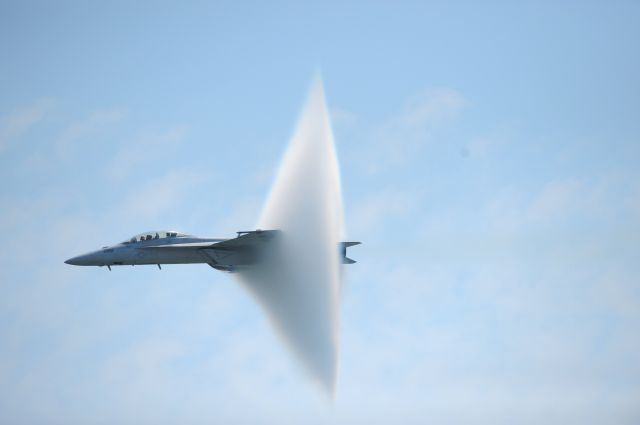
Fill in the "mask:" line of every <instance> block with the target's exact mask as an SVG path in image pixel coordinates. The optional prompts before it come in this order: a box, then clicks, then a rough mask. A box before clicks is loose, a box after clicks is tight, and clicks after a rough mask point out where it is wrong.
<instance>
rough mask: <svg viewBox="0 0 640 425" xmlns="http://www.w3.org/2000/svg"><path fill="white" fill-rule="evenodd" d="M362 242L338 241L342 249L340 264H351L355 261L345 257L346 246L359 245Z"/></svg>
mask: <svg viewBox="0 0 640 425" xmlns="http://www.w3.org/2000/svg"><path fill="white" fill-rule="evenodd" d="M361 243H362V242H340V249H341V250H342V264H353V263H355V262H356V261H355V260H352V259H351V258H349V257H347V248H349V247H350V246H354V245H360V244H361Z"/></svg>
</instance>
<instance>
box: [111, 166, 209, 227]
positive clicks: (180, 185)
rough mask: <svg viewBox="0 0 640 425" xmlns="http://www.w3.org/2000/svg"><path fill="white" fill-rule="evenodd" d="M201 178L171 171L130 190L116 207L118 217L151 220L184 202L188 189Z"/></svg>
mask: <svg viewBox="0 0 640 425" xmlns="http://www.w3.org/2000/svg"><path fill="white" fill-rule="evenodd" d="M202 179H203V177H202V176H201V175H198V174H196V173H192V172H188V171H172V172H170V173H168V174H165V175H163V176H160V177H156V178H154V179H152V180H148V181H147V182H146V183H144V184H143V185H142V186H141V187H139V188H136V189H134V190H132V191H131V192H130V193H129V195H128V197H127V198H126V199H125V200H124V201H123V202H122V204H121V205H119V206H118V207H116V213H117V215H118V216H122V217H129V218H138V219H139V218H146V219H148V220H151V219H153V218H155V217H158V216H159V215H161V214H163V213H165V212H166V211H167V210H168V209H170V208H172V207H175V206H177V205H179V204H180V202H182V201H183V200H184V197H185V195H186V194H187V193H189V190H190V187H191V186H193V185H194V184H196V183H198V182H200V181H202Z"/></svg>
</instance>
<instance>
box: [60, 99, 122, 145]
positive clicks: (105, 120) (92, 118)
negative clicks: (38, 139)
mask: <svg viewBox="0 0 640 425" xmlns="http://www.w3.org/2000/svg"><path fill="white" fill-rule="evenodd" d="M125 116H126V111H125V110H124V109H123V108H111V109H103V110H98V111H95V112H92V113H90V114H89V115H88V116H87V117H86V118H84V119H82V120H80V121H78V122H76V123H74V124H71V125H69V126H68V127H67V128H66V129H65V130H64V131H63V133H62V135H61V136H60V138H59V140H58V142H57V151H58V154H59V155H60V156H62V157H67V156H69V155H70V154H71V152H72V151H73V146H74V145H75V144H76V143H78V142H79V141H82V140H83V139H84V138H86V137H88V136H90V135H92V134H94V133H96V132H98V131H99V130H101V129H103V128H105V127H106V126H108V125H110V124H115V123H117V122H119V121H121V120H122V119H123V118H124V117H125Z"/></svg>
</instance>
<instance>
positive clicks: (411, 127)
mask: <svg viewBox="0 0 640 425" xmlns="http://www.w3.org/2000/svg"><path fill="white" fill-rule="evenodd" d="M467 104H468V101H467V100H466V99H465V97H464V96H463V95H462V94H461V93H459V92H457V91H455V90H452V89H444V88H442V89H434V90H429V91H426V92H423V93H421V94H420V95H418V96H416V97H414V98H413V99H411V100H410V101H409V102H408V104H407V105H406V106H405V108H404V110H403V111H402V112H401V113H399V114H398V115H396V116H395V117H393V118H391V119H389V120H388V121H386V122H384V123H382V124H381V125H379V126H377V127H375V128H374V130H373V132H372V135H371V139H372V140H371V143H370V146H369V149H368V150H367V151H368V157H365V160H367V163H368V165H369V168H370V171H371V172H377V171H381V170H384V169H387V168H390V167H391V168H392V167H396V166H399V165H402V164H403V163H405V162H406V161H407V160H408V159H409V158H411V157H412V155H415V154H416V153H417V152H418V151H419V149H420V148H421V147H422V146H423V145H425V144H427V143H429V142H430V141H431V140H432V139H433V134H434V132H435V131H436V130H438V129H439V128H440V127H441V126H443V125H444V124H445V123H447V122H448V121H450V120H452V119H454V118H455V117H456V116H457V115H458V114H459V113H460V111H461V110H462V109H463V108H464V107H465V106H466V105H467Z"/></svg>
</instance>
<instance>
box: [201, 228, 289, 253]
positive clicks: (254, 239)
mask: <svg viewBox="0 0 640 425" xmlns="http://www.w3.org/2000/svg"><path fill="white" fill-rule="evenodd" d="M278 233H280V231H279V230H254V231H250V232H238V235H239V236H238V237H237V238H234V239H227V240H226V241H222V242H218V243H215V244H213V245H211V246H210V247H209V248H211V249H218V250H223V251H244V250H250V249H254V248H257V247H258V246H260V245H263V244H264V243H266V242H269V241H271V240H273V239H274V238H275V237H277V235H278Z"/></svg>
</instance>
